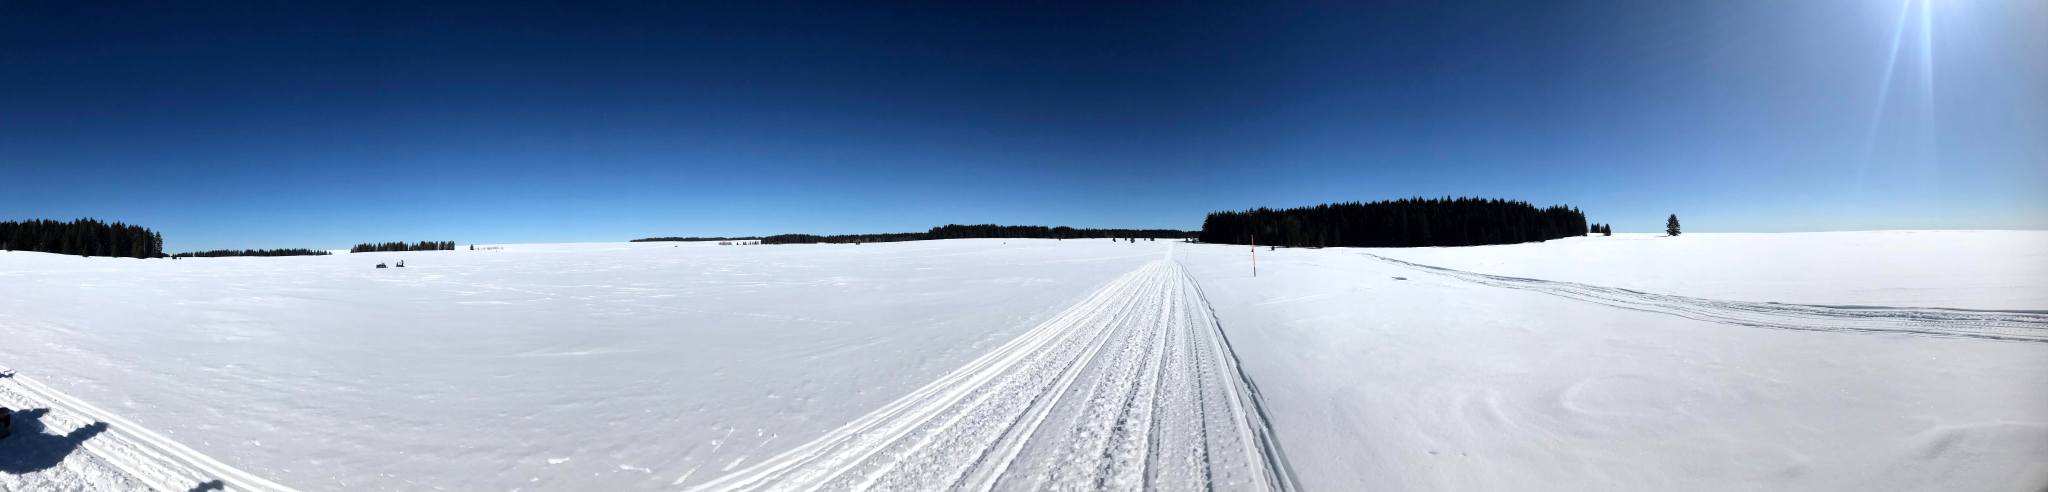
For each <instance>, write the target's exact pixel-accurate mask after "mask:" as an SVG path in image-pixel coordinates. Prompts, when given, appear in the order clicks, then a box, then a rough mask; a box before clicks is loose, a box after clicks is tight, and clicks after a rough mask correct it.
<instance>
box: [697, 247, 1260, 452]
mask: <svg viewBox="0 0 2048 492" xmlns="http://www.w3.org/2000/svg"><path fill="white" fill-rule="evenodd" d="M1166 255H1167V257H1166V258H1163V259H1160V260H1158V261H1154V262H1152V263H1149V264H1146V265H1144V266H1143V267H1141V268H1139V269H1138V270H1136V271H1133V272H1131V273H1129V274H1126V275H1124V276H1122V277H1119V278H1117V279H1115V280H1113V281H1111V282H1110V283H1109V284H1108V285H1106V286H1104V287H1102V288H1101V289H1099V290H1097V291H1095V292H1094V293H1093V294H1092V295H1091V296H1089V297H1088V298H1086V299H1085V300H1083V301H1082V302H1080V303H1079V304H1076V305H1074V306H1072V307H1071V308H1068V309H1067V310H1065V311H1064V312H1061V313H1060V314H1059V315H1057V316H1055V317H1053V318H1052V319H1050V320H1048V321H1046V322H1045V323H1043V324H1040V325H1039V326H1037V327H1036V328H1034V329H1032V330H1030V331H1029V332H1027V333H1025V334H1024V335H1022V336H1020V337H1018V338H1017V339H1015V340H1013V341H1011V342H1009V343H1008V344H1006V345H1003V346H1001V347H999V348H997V349H995V350H993V351H991V352H989V353H988V354H986V355H984V356H983V357H981V358H979V359H976V360H974V361H972V362H971V363H969V364H967V365H966V366H965V367H962V368H960V369H958V370H956V371H954V372H952V373H950V374H947V375H946V376H944V377H942V378H940V379H939V380H938V381H935V382H933V383H931V384H930V385H927V386H925V387H923V388H920V389H918V390H917V391H915V392H912V393H911V394H909V395H908V396H905V397H903V398H902V399H899V400H897V401H895V402H893V403H891V404H889V405H887V406H885V407H883V408H881V409H879V410H877V411H875V412H873V413H870V414H868V415H866V416H863V417H861V418H859V419H857V420H855V421H853V422H851V423H849V424H847V425H846V426H844V427H841V428H839V429H837V430H834V431H832V432H829V433H827V434H825V435H824V436H822V437H820V438H818V439H817V440H814V441H812V442H810V443H807V444H804V445H801V446H798V447H797V448H795V449H793V450H791V451H789V452H787V453H784V454H782V455H780V456H776V457H774V458H771V459H769V460H766V461H763V462H760V463H756V464H754V465H753V466H751V467H749V468H746V469H743V470H739V471H737V472H734V473H732V474H729V475H726V476H723V477H720V478H718V479H715V480H713V481H710V482H707V483H704V484H702V485H700V486H698V487H696V490H733V489H769V490H783V489H821V488H822V489H834V490H869V489H882V490H935V489H942V488H944V489H974V490H990V489H1000V490H1046V489H1060V490H1073V489H1112V490H1135V489H1160V490H1200V489H1216V488H1222V489H1229V490H1292V489H1294V488H1295V487H1294V485H1293V484H1294V482H1293V479H1292V476H1291V475H1290V473H1289V471H1288V470H1287V467H1286V464H1285V460H1284V458H1283V457H1282V456H1281V454H1280V452H1279V448H1278V445H1277V443H1276V442H1275V441H1274V437H1273V434H1272V430H1271V428H1270V427H1269V425H1268V424H1267V421H1266V418H1265V416H1264V412H1263V410H1262V409H1261V408H1260V402H1259V399H1258V397H1257V394H1256V391H1255V388H1254V387H1253V386H1251V385H1250V383H1249V380H1247V379H1246V378H1245V377H1244V375H1243V373H1242V372H1240V371H1239V369H1238V367H1237V361H1236V358H1235V356H1234V355H1233V354H1232V353H1231V349H1230V347H1229V344H1228V342H1227V341H1226V340H1225V339H1224V338H1223V334H1222V331H1221V329H1220V327H1219V326H1218V324H1217V323H1216V320H1215V318H1214V316H1213V315H1212V314H1211V313H1210V310H1209V306H1208V304H1207V302H1206V300H1205V299H1204V298H1203V296H1202V294H1201V290H1200V287H1199V286H1197V285H1196V284H1195V282H1194V280H1193V278H1192V277H1190V276H1188V274H1187V273H1186V272H1185V271H1183V270H1182V268H1181V266H1180V264H1179V263H1178V262H1176V261H1174V260H1173V259H1172V250H1171V249H1169V250H1168V251H1167V253H1166Z"/></svg>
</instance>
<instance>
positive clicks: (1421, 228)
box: [1201, 198, 1588, 247]
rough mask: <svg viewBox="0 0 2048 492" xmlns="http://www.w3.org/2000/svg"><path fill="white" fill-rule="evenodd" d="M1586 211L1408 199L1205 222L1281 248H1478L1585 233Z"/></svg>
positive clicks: (1227, 239) (1216, 238)
mask: <svg viewBox="0 0 2048 492" xmlns="http://www.w3.org/2000/svg"><path fill="white" fill-rule="evenodd" d="M1587 230H1588V229H1587V226H1586V214H1585V213H1583V212H1580V211H1579V210H1578V209H1576V208H1571V207H1566V206H1563V205H1554V206H1550V207H1546V208H1536V206H1534V205H1530V204H1529V203H1528V202H1523V201H1514V200H1502V199H1497V198H1496V199H1485V198H1404V199H1399V200H1389V201H1378V202H1370V203H1360V202H1348V203H1332V204H1323V205H1316V206H1312V207H1298V208H1289V209H1281V210H1273V209H1268V208H1257V209H1252V210H1246V211H1242V212H1215V213H1211V214H1209V218H1208V220H1205V221H1203V222H1202V233H1201V240H1202V242H1205V243H1226V244H1249V243H1251V242H1252V236H1253V235H1257V236H1258V244H1271V245H1277V246H1306V247H1321V246H1361V247H1401V246H1474V245H1481V244H1512V243H1523V242H1530V241H1546V240H1551V239H1558V238H1563V237H1569V236H1580V235H1584V234H1585V231H1587Z"/></svg>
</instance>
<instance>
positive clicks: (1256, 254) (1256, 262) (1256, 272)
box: [1252, 234, 1259, 278]
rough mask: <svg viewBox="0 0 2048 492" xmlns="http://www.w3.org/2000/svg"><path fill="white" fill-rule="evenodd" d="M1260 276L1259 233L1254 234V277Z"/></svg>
mask: <svg viewBox="0 0 2048 492" xmlns="http://www.w3.org/2000/svg"><path fill="white" fill-rule="evenodd" d="M1258 277H1259V235H1258V234H1253V235H1252V278H1258Z"/></svg>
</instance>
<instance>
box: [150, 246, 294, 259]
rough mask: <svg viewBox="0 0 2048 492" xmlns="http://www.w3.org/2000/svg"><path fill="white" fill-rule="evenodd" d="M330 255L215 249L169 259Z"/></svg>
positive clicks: (291, 251) (272, 250) (265, 250)
mask: <svg viewBox="0 0 2048 492" xmlns="http://www.w3.org/2000/svg"><path fill="white" fill-rule="evenodd" d="M331 254H334V253H332V252H329V251H326V250H317V249H305V248H289V249H215V250H208V251H191V252H185V253H178V254H175V255H171V257H172V258H219V257H224V256H326V255H331Z"/></svg>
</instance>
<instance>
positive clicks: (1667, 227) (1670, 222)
mask: <svg viewBox="0 0 2048 492" xmlns="http://www.w3.org/2000/svg"><path fill="white" fill-rule="evenodd" d="M1678 232H1679V231H1678V214H1671V218H1669V219H1664V233H1665V234H1670V235H1673V236H1676V235H1678Z"/></svg>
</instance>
